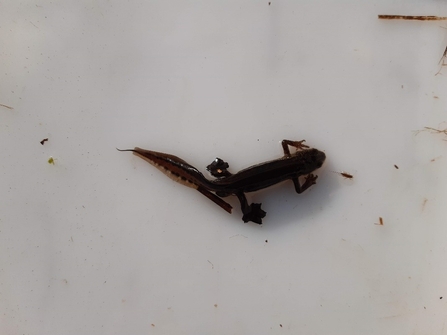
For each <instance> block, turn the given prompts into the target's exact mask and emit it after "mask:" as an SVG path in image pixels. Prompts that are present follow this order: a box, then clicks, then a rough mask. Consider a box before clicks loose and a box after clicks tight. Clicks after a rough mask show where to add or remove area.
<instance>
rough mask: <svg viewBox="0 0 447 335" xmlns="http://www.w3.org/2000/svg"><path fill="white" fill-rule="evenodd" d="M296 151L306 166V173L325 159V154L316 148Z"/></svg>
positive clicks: (319, 165)
mask: <svg viewBox="0 0 447 335" xmlns="http://www.w3.org/2000/svg"><path fill="white" fill-rule="evenodd" d="M297 153H298V154H300V155H301V158H302V159H303V161H304V162H305V164H304V166H306V167H307V170H308V171H307V173H311V172H312V171H315V170H316V169H319V168H320V167H321V166H322V165H323V163H324V161H325V159H326V154H325V153H324V152H322V151H320V150H317V149H306V150H303V151H298V152H297Z"/></svg>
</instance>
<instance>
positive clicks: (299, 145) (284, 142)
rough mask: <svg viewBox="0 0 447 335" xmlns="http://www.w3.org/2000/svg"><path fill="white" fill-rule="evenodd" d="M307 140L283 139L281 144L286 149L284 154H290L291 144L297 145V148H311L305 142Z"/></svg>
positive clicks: (292, 145)
mask: <svg viewBox="0 0 447 335" xmlns="http://www.w3.org/2000/svg"><path fill="white" fill-rule="evenodd" d="M304 141H305V140H302V141H290V140H282V142H281V145H282V149H283V150H284V156H290V150H289V145H290V146H291V147H295V148H296V150H300V149H301V150H302V149H305V148H309V146H307V145H305V144H303V142H304Z"/></svg>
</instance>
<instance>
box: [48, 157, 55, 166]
mask: <svg viewBox="0 0 447 335" xmlns="http://www.w3.org/2000/svg"><path fill="white" fill-rule="evenodd" d="M48 164H53V165H54V159H53V157H50V158H48Z"/></svg>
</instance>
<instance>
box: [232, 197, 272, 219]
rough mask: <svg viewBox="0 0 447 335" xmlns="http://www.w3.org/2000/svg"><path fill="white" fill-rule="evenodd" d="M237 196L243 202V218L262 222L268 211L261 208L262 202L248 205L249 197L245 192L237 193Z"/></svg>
mask: <svg viewBox="0 0 447 335" xmlns="http://www.w3.org/2000/svg"><path fill="white" fill-rule="evenodd" d="M236 196H237V198H238V199H239V202H240V203H241V210H242V213H243V216H242V220H243V221H244V222H248V221H253V222H255V223H257V224H262V218H263V217H265V214H266V212H264V211H263V210H262V209H261V204H254V203H253V204H251V205H248V202H247V198H246V197H245V194H244V193H242V192H241V193H237V194H236Z"/></svg>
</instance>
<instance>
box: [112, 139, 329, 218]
mask: <svg viewBox="0 0 447 335" xmlns="http://www.w3.org/2000/svg"><path fill="white" fill-rule="evenodd" d="M303 142H304V141H288V140H283V141H282V146H283V150H284V156H283V157H281V158H279V159H276V160H272V161H269V162H265V163H261V164H258V165H254V166H251V167H249V168H247V169H244V170H241V171H239V172H238V173H235V174H231V173H230V172H228V171H227V168H228V163H226V162H224V161H223V160H221V159H220V158H216V159H215V160H214V161H213V162H212V163H211V164H210V165H208V167H207V170H208V171H210V173H211V174H212V175H213V176H214V177H216V179H214V180H209V179H207V178H205V176H204V175H203V174H202V173H201V172H200V171H199V170H197V169H196V168H195V167H193V166H192V165H190V164H188V163H187V162H185V161H184V160H183V159H181V158H179V157H176V156H173V155H169V154H165V153H161V152H156V151H150V150H144V149H141V148H138V147H136V148H134V149H129V150H120V151H132V152H133V153H134V154H135V155H137V156H139V157H141V158H143V159H144V160H146V161H148V162H149V163H150V164H152V165H154V166H155V167H156V168H158V169H159V170H161V171H162V172H163V173H165V174H166V175H167V176H168V177H170V178H171V179H173V180H175V181H177V182H179V183H181V184H183V185H185V186H188V187H192V188H194V189H197V190H198V191H199V192H201V193H202V194H203V195H205V196H206V197H208V198H209V199H210V200H212V201H214V202H215V203H216V204H218V205H219V206H220V207H222V208H223V209H225V210H226V211H227V212H229V213H231V209H232V207H231V206H230V205H229V204H228V203H227V202H225V201H224V200H223V199H221V198H220V197H226V196H229V195H236V196H237V197H238V199H239V201H240V203H241V209H242V213H243V217H242V220H244V222H248V221H253V222H256V223H258V224H262V218H263V217H264V216H265V214H266V213H265V212H264V211H263V210H262V209H261V204H254V203H252V204H251V205H248V203H247V199H246V197H245V193H247V192H254V191H258V190H260V189H263V188H266V187H269V186H272V185H274V184H277V183H279V182H282V181H285V180H288V179H290V180H292V181H293V183H294V185H295V190H296V191H297V193H302V192H303V191H304V190H306V189H307V188H309V187H310V186H311V185H313V184H315V181H316V179H317V176H314V175H313V174H311V172H313V171H315V170H316V169H318V168H320V167H321V166H322V165H323V162H324V160H325V158H326V155H325V154H324V153H323V152H321V151H319V150H317V149H309V148H308V147H307V146H306V145H304V144H302V143H303ZM289 145H290V146H294V147H295V148H297V151H296V152H295V153H292V154H291V153H290V151H289V148H288V146H289ZM304 175H307V177H306V181H305V182H304V183H303V184H302V185H300V183H299V180H298V178H299V177H300V176H304Z"/></svg>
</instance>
